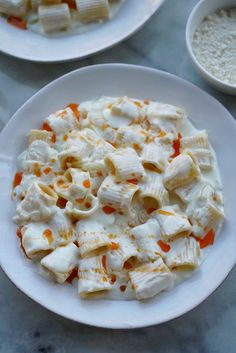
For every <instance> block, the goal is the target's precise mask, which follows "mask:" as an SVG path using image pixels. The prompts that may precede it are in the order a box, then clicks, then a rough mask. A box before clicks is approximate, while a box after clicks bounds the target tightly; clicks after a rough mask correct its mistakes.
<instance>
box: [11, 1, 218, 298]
mask: <svg viewBox="0 0 236 353" xmlns="http://www.w3.org/2000/svg"><path fill="white" fill-rule="evenodd" d="M94 3H97V4H98V1H97V0H96V1H94ZM101 4H102V2H101ZM53 6H54V5H53ZM18 166H19V170H18V171H17V172H16V174H15V176H14V179H13V188H12V197H13V199H14V200H15V201H16V202H17V207H16V215H15V217H14V221H15V222H16V223H17V224H18V226H19V227H18V230H17V235H18V237H19V238H20V245H21V247H22V249H23V251H24V253H25V255H26V256H27V257H28V258H29V259H30V260H32V261H34V262H36V263H38V264H39V269H40V274H42V275H43V276H44V277H46V278H47V279H49V280H52V281H56V282H57V283H60V284H62V283H64V282H68V283H71V282H72V281H74V282H75V281H77V282H78V292H79V295H80V297H81V298H83V299H85V298H86V299H89V298H106V299H121V300H126V299H138V300H145V299H148V298H150V297H153V296H155V295H158V294H159V293H161V292H163V291H167V290H170V289H171V288H173V286H174V285H175V284H177V283H179V282H181V281H182V280H183V279H184V278H185V274H186V272H187V274H188V275H190V274H192V273H194V271H196V270H197V269H198V268H199V266H200V264H201V262H202V260H203V258H204V254H205V251H206V250H207V249H208V248H209V247H210V246H211V245H213V244H214V241H215V238H216V236H217V233H218V231H219V229H220V226H221V224H222V222H223V218H224V209H223V197H222V190H221V184H220V180H219V176H218V171H217V163H216V157H215V154H214V151H213V149H212V147H211V145H210V141H209V138H208V135H207V133H206V131H197V130H196V129H195V128H194V127H193V126H192V125H191V124H190V122H188V120H187V116H186V114H185V112H184V111H183V110H182V109H181V108H178V107H175V106H173V105H169V104H163V103H159V102H152V101H142V100H137V99H131V98H128V97H121V98H114V97H102V98H100V99H98V100H96V101H87V102H83V103H81V104H77V103H73V104H70V105H69V107H66V108H64V109H62V110H59V111H57V112H55V113H52V114H50V115H49V116H48V117H46V118H45V120H44V122H43V124H42V126H41V128H40V127H37V128H36V129H33V130H31V131H30V133H29V135H28V148H27V150H26V151H24V152H22V154H21V155H20V156H19V158H18Z"/></svg>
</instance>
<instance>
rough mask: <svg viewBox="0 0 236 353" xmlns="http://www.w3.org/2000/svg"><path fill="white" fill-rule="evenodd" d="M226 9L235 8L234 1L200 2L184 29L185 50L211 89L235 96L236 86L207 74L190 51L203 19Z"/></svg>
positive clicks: (209, 0) (204, 0)
mask: <svg viewBox="0 0 236 353" xmlns="http://www.w3.org/2000/svg"><path fill="white" fill-rule="evenodd" d="M227 7H236V0H214V1H212V0H201V1H200V2H199V3H198V4H197V5H196V6H195V7H194V8H193V10H192V12H191V14H190V16H189V19H188V22H187V27H186V44H187V49H188V52H189V55H190V58H191V61H192V64H193V66H194V68H195V69H196V71H197V72H198V73H199V74H200V75H201V76H202V77H203V78H204V79H205V80H206V81H208V82H209V83H210V84H211V85H212V86H213V87H215V88H216V89H218V90H220V91H222V92H225V93H228V94H233V95H236V85H231V84H228V83H226V82H223V81H221V80H219V79H217V78H216V77H215V76H213V75H212V74H211V73H209V72H208V71H207V70H206V69H205V68H204V66H202V65H201V64H200V62H199V61H198V60H197V58H196V56H195V54H194V52H193V49H192V40H193V36H194V33H195V31H196V29H197V28H198V27H199V25H200V24H201V22H202V21H203V19H204V18H205V17H206V16H208V15H210V14H211V13H214V12H216V11H218V10H220V9H223V8H227Z"/></svg>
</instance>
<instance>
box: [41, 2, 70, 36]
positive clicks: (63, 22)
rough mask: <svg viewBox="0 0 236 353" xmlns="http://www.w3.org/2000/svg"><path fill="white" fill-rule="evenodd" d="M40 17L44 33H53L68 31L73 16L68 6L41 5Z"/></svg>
mask: <svg viewBox="0 0 236 353" xmlns="http://www.w3.org/2000/svg"><path fill="white" fill-rule="evenodd" d="M38 17H39V22H40V24H41V26H42V27H43V30H44V32H46V33H51V32H57V31H60V30H64V29H68V28H69V27H70V25H71V15H70V9H69V6H68V4H66V3H63V4H56V5H50V6H46V5H40V6H39V7H38Z"/></svg>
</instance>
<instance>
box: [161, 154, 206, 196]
mask: <svg viewBox="0 0 236 353" xmlns="http://www.w3.org/2000/svg"><path fill="white" fill-rule="evenodd" d="M199 175H200V170H199V167H198V165H197V163H196V160H195V159H194V158H193V156H192V154H190V153H182V154H180V155H179V156H178V157H176V158H174V159H173V161H172V162H171V163H170V164H169V165H168V166H167V168H166V170H165V177H164V185H165V187H166V188H167V189H168V190H170V191H172V190H174V189H175V188H178V187H180V186H184V185H187V184H188V183H190V182H192V181H193V180H196V179H197V178H198V177H199Z"/></svg>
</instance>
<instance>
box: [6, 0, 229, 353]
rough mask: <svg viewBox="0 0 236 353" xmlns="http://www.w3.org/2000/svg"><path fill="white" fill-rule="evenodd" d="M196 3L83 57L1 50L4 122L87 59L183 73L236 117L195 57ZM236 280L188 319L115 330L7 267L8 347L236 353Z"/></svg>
mask: <svg viewBox="0 0 236 353" xmlns="http://www.w3.org/2000/svg"><path fill="white" fill-rule="evenodd" d="M137 1H142V0H137ZM196 3H197V0H166V2H165V4H164V5H163V6H162V8H161V10H160V11H159V12H158V13H157V14H156V15H154V16H153V17H152V19H151V20H150V21H149V22H148V23H147V24H146V26H145V27H144V28H142V29H141V30H140V31H139V32H137V33H136V34H135V35H134V36H133V37H131V38H130V39H129V40H127V41H126V42H124V43H123V44H120V45H118V46H116V47H114V48H112V49H110V50H108V51H107V52H104V53H102V54H99V55H96V56H94V57H92V58H89V59H86V60H83V61H77V62H71V63H66V64H55V65H52V64H48V65H46V64H33V63H29V62H24V61H21V60H17V59H14V58H10V57H8V56H6V55H4V54H0V129H1V128H2V127H3V126H4V125H5V123H6V122H7V121H8V120H9V119H10V117H11V116H12V114H13V113H14V112H15V111H16V110H17V109H18V108H19V107H20V106H21V105H22V104H23V103H24V102H25V101H26V100H27V99H28V98H29V97H31V96H32V95H33V94H34V93H35V92H36V91H38V89H40V88H41V87H43V86H44V85H46V84H47V83H48V82H50V81H51V80H53V79H55V78H57V77H59V76H61V75H62V74H64V73H67V72H69V71H71V70H74V69H76V68H79V67H82V66H85V65H92V64H96V63H109V62H124V63H131V64H138V65H145V66H150V67H154V68H158V69H161V70H164V71H169V72H171V73H173V74H175V75H178V76H181V77H183V78H184V79H186V80H189V81H191V82H193V83H195V84H196V85H198V86H200V87H202V88H203V89H204V90H206V91H208V92H209V93H211V94H212V95H213V96H215V97H216V98H218V99H219V100H220V101H221V102H222V103H223V104H224V105H225V106H226V107H227V108H228V109H229V110H230V111H231V113H232V114H233V115H234V116H235V117H236V99H235V98H234V97H231V96H226V95H224V94H221V93H219V92H216V91H215V90H213V89H211V88H210V87H209V86H208V85H207V84H206V83H205V82H204V81H203V80H202V79H201V78H200V77H199V76H198V75H197V74H196V73H195V72H194V70H193V69H192V67H191V64H190V61H189V59H188V55H187V51H186V47H185V40H184V34H185V25H186V21H187V18H188V15H189V13H190V11H191V9H192V8H193V6H194V5H195V4H196ZM219 261H220V260H219ZM235 279H236V269H234V270H233V271H232V272H231V273H230V275H229V276H228V278H227V279H226V280H225V282H224V283H223V284H222V285H221V287H220V288H218V289H217V291H216V292H215V293H213V294H212V295H211V296H210V297H209V298H208V299H207V300H206V301H205V302H204V303H202V304H201V305H199V306H198V307H197V308H196V309H194V310H193V311H191V312H190V313H188V314H186V315H184V316H182V317H181V318H178V319H176V320H173V321H171V322H169V323H166V324H163V325H160V326H155V327H150V328H146V329H138V330H133V331H124V330H119V331H112V330H104V329H96V328H92V327H88V326H85V325H80V324H77V323H74V322H71V321H69V320H66V319H63V318H61V317H59V316H57V315H55V314H53V313H51V312H48V311H47V310H46V309H44V308H42V307H41V306H39V305H38V304H36V303H34V302H33V301H32V300H30V299H29V298H27V297H26V296H25V295H24V294H22V293H21V292H19V291H18V290H17V289H16V288H15V287H14V286H13V285H12V284H11V283H10V281H9V280H8V279H7V278H6V277H5V275H4V274H3V273H2V272H0V352H1V353H34V352H38V353H67V352H68V353H75V352H80V353H90V352H97V353H100V352H101V353H108V352H111V351H112V352H114V353H116V352H117V353H118V352H122V353H123V352H124V353H126V352H130V353H141V352H145V353H146V352H147V353H148V352H150V353H156V352H162V353H165V352H167V353H224V352H227V353H235V352H236V335H235V327H236V286H235Z"/></svg>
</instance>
